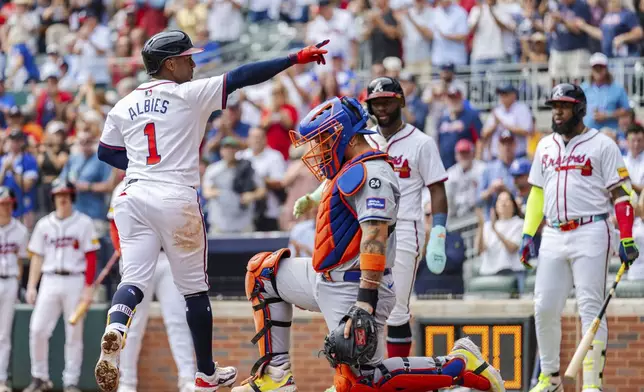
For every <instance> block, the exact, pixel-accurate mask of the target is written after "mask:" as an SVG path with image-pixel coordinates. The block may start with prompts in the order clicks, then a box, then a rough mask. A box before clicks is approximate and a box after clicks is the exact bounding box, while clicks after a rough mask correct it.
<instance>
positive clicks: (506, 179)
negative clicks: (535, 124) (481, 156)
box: [477, 129, 516, 217]
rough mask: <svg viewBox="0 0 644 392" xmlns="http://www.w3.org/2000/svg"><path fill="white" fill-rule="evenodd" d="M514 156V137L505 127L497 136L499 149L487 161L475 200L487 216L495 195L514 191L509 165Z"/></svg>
mask: <svg viewBox="0 0 644 392" xmlns="http://www.w3.org/2000/svg"><path fill="white" fill-rule="evenodd" d="M515 158H516V139H515V137H514V135H513V134H512V132H510V131H508V130H507V129H506V130H504V131H502V132H501V135H500V137H499V151H498V154H497V157H496V159H494V160H492V161H491V162H489V163H488V164H487V166H486V168H485V171H484V172H483V176H482V177H481V182H479V188H478V197H477V200H478V202H479V203H480V206H481V207H482V208H483V211H484V213H485V214H486V216H487V217H489V211H490V208H492V207H493V206H494V204H495V203H496V197H497V196H498V194H499V193H500V192H501V191H502V190H504V189H507V190H509V191H510V192H511V193H512V194H514V193H515V191H516V188H515V187H514V178H513V177H512V174H510V166H511V165H512V162H513V161H514V160H515Z"/></svg>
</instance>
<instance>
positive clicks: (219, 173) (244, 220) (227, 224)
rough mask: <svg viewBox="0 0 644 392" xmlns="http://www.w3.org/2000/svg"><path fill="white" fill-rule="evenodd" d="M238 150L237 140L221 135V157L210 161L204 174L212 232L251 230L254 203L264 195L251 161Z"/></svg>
mask: <svg viewBox="0 0 644 392" xmlns="http://www.w3.org/2000/svg"><path fill="white" fill-rule="evenodd" d="M240 149H241V145H240V144H239V142H238V141H237V139H235V138H233V137H231V136H226V137H225V138H223V139H222V141H221V160H220V161H218V162H215V163H212V164H210V165H209V166H208V167H207V168H206V172H205V173H204V175H203V185H202V188H203V196H204V197H205V198H206V200H208V218H209V220H210V222H209V223H210V232H211V234H216V233H247V232H252V231H253V230H254V225H253V219H254V217H255V202H256V201H257V200H261V199H263V198H264V197H266V188H265V187H264V185H263V184H264V182H263V181H262V179H261V178H260V176H259V175H258V174H257V173H256V172H255V170H253V166H252V164H251V163H250V162H249V161H247V160H240V159H238V158H237V157H236V154H237V152H239V150H240Z"/></svg>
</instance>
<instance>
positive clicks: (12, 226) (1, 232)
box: [0, 218, 29, 276]
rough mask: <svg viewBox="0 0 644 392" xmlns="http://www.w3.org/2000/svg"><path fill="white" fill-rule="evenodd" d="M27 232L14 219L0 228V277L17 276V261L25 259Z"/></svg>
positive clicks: (27, 240)
mask: <svg viewBox="0 0 644 392" xmlns="http://www.w3.org/2000/svg"><path fill="white" fill-rule="evenodd" d="M28 242H29V230H27V228H26V227H25V225H23V224H22V223H20V221H18V220H16V219H13V218H12V219H11V221H9V223H8V224H7V225H5V226H0V276H18V271H19V268H18V260H19V259H26V258H27V243H28Z"/></svg>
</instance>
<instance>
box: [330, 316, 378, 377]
mask: <svg viewBox="0 0 644 392" xmlns="http://www.w3.org/2000/svg"><path fill="white" fill-rule="evenodd" d="M349 319H351V320H352V324H351V332H350V333H349V338H348V339H345V338H344V326H345V324H346V323H347V320H349ZM377 347H378V330H377V328H376V322H375V320H374V318H373V316H372V315H371V314H369V313H368V312H367V311H366V310H364V309H362V308H360V307H358V306H355V305H354V306H352V307H351V309H349V313H347V315H346V316H344V317H343V318H342V321H340V325H338V327H337V328H336V329H334V330H333V331H331V332H330V333H329V334H328V335H327V336H326V338H325V339H324V355H325V356H326V359H327V360H328V361H329V363H330V364H331V367H334V368H335V367H337V366H338V365H339V364H341V363H344V364H346V365H349V366H356V367H357V366H360V365H364V364H367V363H368V362H369V361H370V360H371V359H372V358H373V356H374V355H375V354H376V348H377Z"/></svg>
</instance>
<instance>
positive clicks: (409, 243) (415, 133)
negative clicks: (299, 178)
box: [295, 77, 447, 357]
mask: <svg viewBox="0 0 644 392" xmlns="http://www.w3.org/2000/svg"><path fill="white" fill-rule="evenodd" d="M366 101H367V109H368V111H369V114H371V115H373V116H374V117H375V118H376V121H377V123H378V125H377V126H376V127H374V128H373V131H374V132H375V133H374V134H371V135H368V136H366V139H367V142H368V143H369V145H371V147H373V148H376V149H378V150H381V151H383V152H386V153H387V154H389V156H390V159H391V162H392V163H393V165H394V171H395V172H396V174H397V177H398V183H399V185H400V191H401V201H400V208H399V210H398V215H397V223H396V261H395V265H394V268H393V276H394V282H395V291H396V306H395V307H394V309H393V311H392V312H391V314H390V316H389V318H388V319H387V353H388V355H389V357H407V356H409V354H410V351H411V343H412V330H411V325H410V319H411V315H410V309H409V300H410V297H411V294H412V290H413V287H414V281H415V279H416V271H417V269H418V262H419V261H420V260H421V259H422V256H423V255H422V250H423V247H424V245H425V225H424V221H423V220H424V209H423V205H422V194H423V191H424V190H425V189H426V188H428V189H429V193H430V194H431V202H432V211H433V228H432V230H431V236H430V241H429V245H428V246H427V251H426V260H427V263H428V267H429V268H430V270H432V272H434V273H441V272H442V271H443V269H444V267H445V262H446V256H445V225H446V221H447V197H446V195H445V185H444V182H445V181H446V180H447V172H446V171H445V167H444V166H443V163H442V161H441V159H440V155H439V152H438V147H437V146H436V143H435V142H434V139H432V138H431V137H430V136H428V135H427V134H425V133H423V132H422V131H420V130H419V129H418V128H416V127H414V126H413V125H411V124H407V123H405V122H403V120H402V116H401V111H402V108H403V107H404V106H405V97H404V94H403V90H402V88H401V86H400V84H399V83H398V81H397V80H396V79H392V78H389V77H380V78H376V79H374V80H372V81H371V82H370V83H369V86H368V87H367V99H366ZM321 188H322V186H321V187H320V188H318V190H317V191H316V192H314V194H312V195H308V198H307V196H305V197H303V198H302V199H300V200H298V202H296V207H295V208H296V215H299V214H300V213H301V212H302V211H304V208H306V207H308V208H310V207H311V206H312V205H313V204H314V203H307V200H310V199H313V200H314V201H316V202H317V201H318V200H319V197H320V194H321V192H320V191H321ZM298 209H299V210H298Z"/></svg>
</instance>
